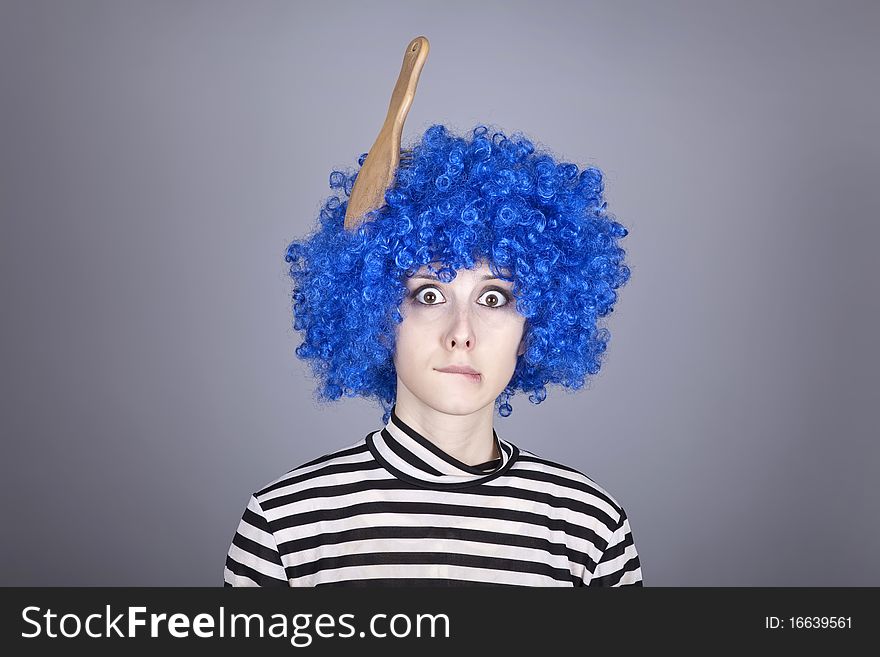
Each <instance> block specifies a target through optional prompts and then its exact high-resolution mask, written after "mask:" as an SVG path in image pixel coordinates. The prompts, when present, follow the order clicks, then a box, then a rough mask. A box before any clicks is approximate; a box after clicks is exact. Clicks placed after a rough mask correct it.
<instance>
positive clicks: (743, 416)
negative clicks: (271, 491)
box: [0, 0, 880, 586]
mask: <svg viewBox="0 0 880 657" xmlns="http://www.w3.org/2000/svg"><path fill="white" fill-rule="evenodd" d="M878 28H880V5H878V3H876V2H831V1H828V2H822V3H817V2H769V3H765V2H736V3H732V2H720V1H719V2H665V3H655V2H560V1H556V2H553V1H546V0H545V1H542V2H503V3H502V2H483V3H478V4H472V3H469V2H460V1H459V2H451V3H450V2H443V3H441V2H417V1H413V0H409V1H407V2H381V3H377V2H371V3H355V2H309V3H307V2H266V1H260V2H244V1H242V2H203V1H199V2H193V1H189V2H168V1H164V2H94V1H79V2H62V1H58V2H46V1H39V2H32V1H27V2H25V1H16V2H9V1H7V0H4V1H3V2H2V4H0V94H2V104H0V139H2V143H0V204H2V205H0V209H2V235H0V286H2V295H3V296H2V299H3V305H2V312H3V320H2V328H0V330H2V339H0V349H2V376H0V381H2V390H0V393H2V394H0V418H2V425H0V430H2V441H3V459H2V472H0V475H2V477H0V482H2V483H0V485H2V499H3V508H2V532H3V536H2V541H0V550H2V552H0V564H2V565H0V573H2V575H0V584H3V585H111V586H115V585H144V586H159V585H181V586H189V585H208V586H213V585H218V586H219V585H221V584H222V572H223V563H224V559H225V555H226V550H227V548H228V546H229V543H230V541H231V539H232V535H233V533H234V531H235V528H236V526H237V524H238V520H239V518H240V516H241V513H242V512H243V510H244V507H245V504H246V502H247V499H248V496H249V495H250V493H251V492H253V491H255V490H257V489H258V488H260V487H261V486H263V485H264V484H266V483H268V482H269V481H271V480H272V479H274V478H276V477H277V476H280V475H281V474H283V473H284V472H286V471H287V470H289V469H291V468H293V467H295V466H296V465H299V464H300V463H303V462H305V461H307V460H310V459H312V458H314V457H316V456H318V455H320V454H323V453H325V452H327V451H330V450H331V449H336V448H338V447H342V446H344V445H348V444H351V443H353V442H355V441H357V440H359V439H360V438H362V437H363V436H364V435H365V434H366V433H367V432H368V431H370V430H373V429H376V428H378V427H379V426H381V424H380V421H381V410H380V409H379V407H378V406H376V405H374V404H372V403H370V402H367V401H365V400H352V399H347V400H344V401H342V402H341V403H339V404H336V405H333V406H329V407H322V406H320V405H318V404H316V403H315V401H314V399H313V390H314V383H313V381H312V380H311V379H310V378H309V374H308V369H307V367H306V365H305V364H303V363H301V362H300V361H298V360H297V359H296V357H295V355H294V353H293V351H294V348H295V347H296V345H297V344H299V337H298V335H297V334H296V333H295V332H294V331H293V329H292V325H291V324H292V322H291V314H290V301H289V291H290V290H289V285H288V279H287V275H286V269H285V263H284V261H283V255H284V251H285V248H286V246H287V244H288V242H289V241H290V240H291V239H293V238H295V237H301V236H303V235H304V234H305V233H306V232H307V231H308V230H309V229H310V227H311V226H312V225H313V223H314V221H315V218H316V216H317V212H318V209H319V206H320V204H321V201H322V200H323V199H324V198H325V197H326V196H327V195H329V193H330V189H329V187H328V175H329V173H330V171H331V170H333V169H334V168H346V167H348V168H353V167H355V166H356V164H357V156H358V155H359V154H360V153H362V152H365V151H366V150H368V149H369V146H370V145H371V144H372V141H373V138H374V137H375V135H376V132H377V131H378V129H379V126H380V125H381V122H382V120H383V119H384V116H385V111H386V109H387V103H388V99H389V97H390V92H391V88H392V86H393V84H394V81H395V79H396V76H397V73H398V71H399V68H400V61H401V58H402V55H403V50H404V48H405V46H406V44H407V43H408V41H409V40H410V39H411V38H412V37H414V36H416V35H419V34H424V35H425V36H427V37H428V38H429V39H430V41H431V54H430V56H429V58H428V62H427V65H426V67H425V69H424V72H423V74H422V77H421V81H420V83H419V91H418V94H417V96H416V99H415V103H414V105H413V107H412V110H411V112H410V114H409V118H408V119H407V124H406V133H405V139H410V138H414V137H415V136H417V135H418V134H420V133H421V132H422V131H423V130H424V129H425V128H426V127H427V126H428V125H430V124H431V123H434V122H443V123H446V124H447V125H449V126H450V127H452V128H453V129H455V130H457V131H466V130H469V129H470V128H472V127H473V126H474V125H476V124H477V123H480V122H489V123H493V124H495V125H496V126H497V127H500V128H502V129H504V130H505V131H507V132H508V133H509V132H512V131H516V130H519V131H522V132H524V133H525V134H527V135H528V136H530V137H532V138H533V139H534V140H535V141H536V142H538V143H539V144H541V145H543V146H545V147H547V148H549V149H551V150H552V151H553V152H554V153H555V154H556V155H558V156H559V157H561V158H563V159H567V160H569V161H573V162H575V163H578V164H579V165H581V166H585V165H595V166H598V167H600V168H601V169H602V170H603V171H604V172H605V174H606V176H607V178H606V194H607V200H608V203H609V210H610V211H611V212H613V213H614V214H615V216H616V217H617V219H618V220H619V221H621V222H622V223H623V224H624V225H625V226H627V227H628V228H629V230H630V235H629V236H628V237H627V238H626V239H625V240H624V242H623V245H624V246H625V248H626V250H627V254H628V261H629V263H630V266H631V268H632V279H631V281H630V283H629V284H628V285H627V286H626V287H625V288H623V290H621V299H620V302H619V304H618V306H617V309H616V311H615V313H614V314H613V315H612V316H611V317H610V318H609V321H608V323H607V326H608V328H609V329H610V331H611V334H612V339H611V343H610V348H609V351H608V357H607V359H606V361H605V364H604V367H603V370H602V372H601V373H600V375H599V376H598V377H596V378H595V379H594V380H593V382H592V384H591V385H590V387H589V389H586V390H583V391H581V392H578V393H575V394H571V393H567V392H565V391H562V390H560V389H559V388H557V387H550V388H549V394H548V397H547V400H546V401H545V402H544V403H543V404H541V405H539V406H532V405H531V404H530V403H529V402H528V400H527V399H526V397H525V395H522V394H520V395H517V396H516V397H514V398H513V407H514V412H513V415H511V416H510V417H509V418H496V430H497V431H498V432H499V434H500V435H502V436H503V437H504V438H506V439H508V440H510V441H512V442H514V443H516V444H518V445H520V446H522V447H524V448H526V449H530V450H532V451H535V452H537V453H538V454H541V455H544V456H546V457H548V458H552V459H556V460H559V461H562V462H563V463H567V464H569V465H571V466H573V467H577V468H578V469H581V470H582V471H584V472H585V473H587V474H588V475H590V476H591V477H593V478H594V479H595V480H596V481H598V482H599V483H600V484H602V485H603V486H605V487H606V488H607V489H608V490H609V491H610V492H611V493H612V494H613V495H614V496H615V497H616V498H617V499H618V500H619V501H620V502H621V503H622V504H623V505H624V507H625V508H626V509H627V511H628V513H629V516H630V519H631V523H632V527H633V532H634V535H635V539H636V544H637V546H638V549H639V551H640V555H641V559H642V568H643V573H644V577H645V585H646V586H685V585H687V586H708V585H720V586H807V585H817V586H863V585H872V586H877V585H880V562H878V560H877V559H876V555H877V554H878V553H880V526H878V524H880V523H878V518H880V513H878V511H880V509H878V498H880V494H878V484H877V478H878V477H877V475H878V469H880V467H878V466H880V453H878V440H877V438H878V429H877V426H878V422H877V418H878V408H880V386H878V378H877V372H878V365H880V358H878V349H877V345H876V340H877V336H878V335H880V294H878V275H877V269H876V259H877V250H878V237H880V216H878V214H880V213H878V209H880V182H878V173H880V166H878V165H880V144H878V141H880V138H878V135H880V120H878V117H880V102H878V100H880V84H878V73H877V71H878V66H877V63H878V61H880V57H878V54H880V53H878V50H880V48H878V45H877V39H876V35H877V33H878Z"/></svg>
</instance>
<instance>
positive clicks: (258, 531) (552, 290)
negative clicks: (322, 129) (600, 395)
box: [224, 125, 642, 586]
mask: <svg viewBox="0 0 880 657" xmlns="http://www.w3.org/2000/svg"><path fill="white" fill-rule="evenodd" d="M364 160H365V157H364V156H362V157H361V159H360V162H359V163H360V165H362V166H363V163H364ZM355 178H356V175H346V174H345V173H342V172H338V171H335V172H333V174H332V175H331V177H330V185H331V188H335V189H338V190H341V191H342V193H343V194H344V195H345V196H346V197H347V196H350V195H351V191H352V186H353V183H354V180H355ZM384 200H385V204H384V205H383V206H382V207H381V208H379V209H377V210H376V211H374V212H372V213H371V217H370V220H368V221H364V222H363V223H362V224H360V225H359V226H358V227H357V228H356V230H353V231H350V230H346V229H345V226H344V219H345V214H346V207H347V205H348V204H347V202H346V199H345V197H342V196H340V195H339V194H337V195H336V196H333V197H331V198H329V199H328V200H327V201H326V203H325V204H324V207H323V209H322V211H321V215H320V225H319V226H318V228H317V229H316V231H315V232H314V233H313V234H312V235H311V236H310V237H308V238H307V239H305V240H302V241H295V242H293V243H292V244H291V245H290V247H289V249H288V253H287V261H288V262H290V263H291V267H290V273H291V276H292V278H293V280H294V291H293V300H294V307H293V310H294V317H295V321H294V327H295V328H296V329H297V330H299V331H302V334H303V342H302V344H301V345H300V346H299V347H297V350H296V353H297V355H298V356H299V357H300V358H302V359H304V360H306V361H307V362H309V363H310V365H311V366H312V369H313V372H314V374H315V376H316V378H317V379H318V381H319V382H320V385H319V389H318V390H319V400H322V401H333V400H338V399H340V398H341V397H343V396H346V397H354V396H363V397H368V398H375V399H376V400H377V401H378V402H379V403H380V404H381V405H382V407H383V410H384V415H383V418H382V422H383V424H384V425H385V426H384V427H383V428H382V429H380V430H378V431H374V432H370V433H369V434H367V435H366V437H364V438H361V439H360V440H358V441H357V442H353V440H352V441H351V442H348V443H346V444H347V445H348V446H347V447H344V448H342V449H337V450H335V451H333V452H331V453H328V454H326V455H324V456H322V457H320V458H317V459H315V460H313V461H310V462H308V463H305V464H303V465H300V466H299V467H297V468H295V469H293V470H291V471H289V472H287V473H286V474H284V475H283V476H281V477H279V478H278V479H276V480H275V481H273V482H271V483H269V484H268V485H267V486H265V487H263V488H262V489H261V490H259V491H257V492H255V493H254V494H253V495H252V496H251V498H250V500H249V502H248V505H247V509H246V510H245V512H244V515H243V517H242V518H241V521H240V523H239V526H238V531H237V532H236V534H235V537H234V540H233V542H232V545H231V546H230V548H229V552H228V555H227V560H226V567H225V571H224V580H225V584H226V585H227V586H327V585H346V586H369V585H377V584H385V585H389V584H390V585H441V586H460V585H479V584H494V585H513V586H517V585H518V586H625V585H636V586H640V585H641V584H642V575H641V568H640V563H639V557H638V554H637V552H636V547H635V545H634V543H633V535H632V531H631V529H630V526H629V521H628V519H627V515H626V513H625V511H624V509H623V507H622V506H621V505H620V504H619V503H618V502H617V501H616V500H615V499H614V498H613V497H612V496H611V495H610V494H609V493H608V492H607V491H606V490H604V489H603V488H602V487H601V486H599V485H598V484H597V483H596V482H594V481H593V480H592V479H590V478H589V477H587V476H586V475H585V474H583V473H581V472H579V471H578V470H576V469H574V468H571V467H568V466H565V465H562V464H559V463H555V462H553V461H551V460H548V459H546V458H542V457H541V456H538V455H537V454H535V453H533V452H531V451H528V450H526V449H521V448H519V447H518V446H516V445H514V444H512V443H510V442H508V441H506V440H504V439H502V438H501V437H499V436H498V435H497V434H496V432H495V430H494V428H493V418H494V412H495V411H496V410H497V411H498V413H499V414H500V415H501V416H505V417H506V416H509V415H510V414H511V412H512V410H513V409H512V406H511V404H510V398H511V397H512V396H513V395H514V394H515V393H516V392H517V391H524V392H527V393H528V394H529V400H530V401H531V402H532V403H533V404H540V403H541V402H542V401H543V400H544V399H545V398H546V388H545V386H546V385H548V384H551V383H553V384H557V385H560V386H562V387H566V388H571V389H580V388H582V387H583V385H584V383H585V380H586V378H587V377H588V376H590V375H594V374H596V373H597V372H598V371H599V368H600V362H601V358H602V354H603V352H604V351H605V348H606V345H607V343H608V340H609V339H610V335H609V333H608V331H607V330H606V329H605V328H599V327H598V322H599V319H600V318H602V317H605V316H606V315H607V314H608V313H610V312H611V311H612V310H613V304H614V303H615V302H616V300H617V293H616V292H615V290H616V289H617V288H619V287H620V286H622V285H623V284H625V283H626V281H627V280H628V278H629V275H630V272H629V268H628V267H627V266H626V265H625V264H623V256H624V251H623V249H621V248H620V247H619V246H618V240H619V239H621V238H622V237H624V236H626V234H627V231H626V229H625V228H623V226H621V225H620V224H619V223H617V222H616V221H614V220H613V218H612V217H610V216H609V215H608V214H607V213H606V211H605V207H606V204H605V203H604V201H603V180H602V174H601V172H600V171H599V170H597V169H595V168H587V169H586V170H583V171H579V169H578V167H577V166H576V165H574V164H570V163H558V162H557V161H556V160H555V159H554V158H553V156H552V155H551V154H549V153H546V152H541V151H538V150H536V148H535V146H534V145H533V143H532V141H530V140H529V139H527V138H525V137H524V136H522V135H518V134H514V135H512V136H511V138H508V137H507V136H505V135H504V133H503V132H500V131H495V132H490V131H489V129H488V128H487V127H485V126H478V127H477V128H475V129H474V130H473V131H472V133H471V134H470V135H469V138H464V137H459V136H455V135H453V134H451V133H450V132H449V131H448V130H447V128H445V127H444V126H442V125H433V126H431V127H430V128H429V129H428V130H427V131H426V132H425V133H424V135H423V136H422V138H421V140H420V141H419V142H418V143H417V144H416V145H415V146H414V148H413V149H412V158H411V161H409V162H408V163H407V164H406V165H405V166H401V167H400V168H399V169H398V170H397V172H396V177H395V179H394V184H393V185H392V186H391V187H390V189H388V191H387V192H386V194H385V197H384Z"/></svg>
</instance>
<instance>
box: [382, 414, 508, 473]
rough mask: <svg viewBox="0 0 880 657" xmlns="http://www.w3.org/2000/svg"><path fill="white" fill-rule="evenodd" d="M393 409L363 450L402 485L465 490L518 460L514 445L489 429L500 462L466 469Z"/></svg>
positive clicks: (466, 467) (467, 466) (465, 466)
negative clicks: (402, 482) (371, 455)
mask: <svg viewBox="0 0 880 657" xmlns="http://www.w3.org/2000/svg"><path fill="white" fill-rule="evenodd" d="M396 408H397V407H396V406H394V407H392V409H391V417H390V418H389V419H388V423H387V424H386V425H385V427H384V428H383V429H381V430H379V431H376V432H374V433H372V434H370V435H368V436H367V446H368V447H369V449H370V451H371V452H372V454H373V456H374V457H375V458H376V460H377V461H379V463H381V464H382V465H383V466H385V468H386V469H387V470H389V471H390V472H391V473H392V474H393V475H395V476H396V477H397V478H399V479H403V480H404V481H408V482H410V483H412V484H416V485H418V486H421V487H424V488H435V489H459V488H468V487H470V486H477V485H479V484H482V483H486V482H487V481H490V480H492V479H494V478H495V477H498V476H499V475H502V474H504V473H505V472H507V470H509V469H510V467H511V466H512V465H513V463H514V461H515V460H516V458H517V456H519V449H518V448H517V447H516V445H514V444H512V443H509V442H507V441H506V440H502V439H501V438H499V437H498V434H497V433H495V430H494V429H492V437H493V438H494V440H495V444H496V445H497V446H498V451H499V453H500V454H501V456H500V458H496V459H493V460H491V461H487V462H486V463H481V464H479V465H467V464H466V463H463V462H462V461H459V460H458V459H456V458H455V457H453V456H450V455H449V454H447V453H446V452H444V451H443V450H442V449H440V448H439V447H438V446H437V445H435V444H434V443H432V442H431V441H430V440H428V439H427V438H426V437H425V436H423V435H422V434H420V433H419V432H417V431H416V430H415V429H413V428H412V427H411V426H409V425H408V424H406V423H405V422H404V421H403V420H401V419H400V418H399V417H398V416H397V413H396V412H395V411H396Z"/></svg>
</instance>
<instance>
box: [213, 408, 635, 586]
mask: <svg viewBox="0 0 880 657" xmlns="http://www.w3.org/2000/svg"><path fill="white" fill-rule="evenodd" d="M493 435H494V438H495V441H496V445H497V447H498V450H499V452H500V454H501V457H500V458H497V459H495V460H493V461H489V462H487V463H483V464H481V465H476V466H471V465H467V464H465V463H462V462H461V461H459V460H457V459H455V458H453V457H452V456H450V455H448V454H446V453H445V452H443V451H442V450H441V449H440V448H439V447H437V446H436V445H435V444H434V443H432V442H431V441H429V440H428V439H427V438H425V437H424V436H422V435H420V434H419V433H418V432H416V431H415V430H414V429H413V428H412V427H410V426H408V425H406V424H405V423H404V422H402V421H401V420H400V418H399V417H397V414H396V413H395V412H394V410H393V409H392V414H391V417H390V419H389V421H388V423H387V424H386V425H385V427H384V428H383V429H381V430H379V431H376V432H373V433H370V434H368V435H367V436H366V437H365V438H363V439H362V440H360V441H358V442H357V443H355V444H354V445H351V446H349V447H346V448H343V449H339V450H336V451H334V452H331V453H330V454H327V455H325V456H322V457H320V458H318V459H315V460H313V461H310V462H309V463H305V464H303V465H301V466H299V467H298V468H295V469H294V470H291V471H290V472H288V473H287V474H285V475H283V476H282V477H280V478H278V479H277V480H275V481H274V482H272V483H270V484H269V485H267V486H266V487H264V488H263V489H261V490H259V491H257V492H256V493H254V494H253V495H252V496H251V498H250V500H249V502H248V504H247V508H246V509H245V511H244V515H243V516H242V518H241V521H240V522H239V525H238V529H237V531H236V533H235V536H234V538H233V541H232V544H231V545H230V547H229V552H228V554H227V557H226V566H225V568H224V583H225V586H330V585H335V586H371V585H386V586H388V585H391V586H405V585H421V586H438V585H439V586H465V585H473V584H477V585H479V584H494V585H514V586H626V585H630V586H632V585H634V586H642V571H641V566H640V564H639V557H638V554H637V552H636V547H635V544H634V543H633V535H632V532H631V530H630V526H629V521H628V519H627V516H626V513H625V512H624V510H623V508H622V507H621V506H620V505H619V504H618V503H617V502H616V500H615V499H614V498H613V497H612V496H611V495H610V494H609V493H608V492H607V491H605V490H604V489H603V488H602V487H600V486H599V485H598V484H596V482H594V481H593V480H592V479H590V478H589V477H587V476H586V475H584V474H582V473H580V472H578V471H577V470H574V469H572V468H569V467H566V466H564V465H560V464H558V463H554V462H552V461H548V460H547V459H543V458H540V457H539V456H536V455H535V454H533V453H531V452H529V451H526V450H522V449H519V448H518V447H516V446H515V445H513V444H511V443H509V442H507V441H506V440H502V439H501V438H499V437H498V435H497V434H496V433H495V432H494V430H493Z"/></svg>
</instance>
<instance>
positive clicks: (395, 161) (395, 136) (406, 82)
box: [344, 36, 430, 230]
mask: <svg viewBox="0 0 880 657" xmlns="http://www.w3.org/2000/svg"><path fill="white" fill-rule="evenodd" d="M428 50H430V46H429V44H428V39H426V38H425V37H423V36H418V37H416V38H415V39H413V40H412V41H410V42H409V45H408V46H407V47H406V52H405V53H404V55H403V65H402V66H401V67H400V75H398V76H397V84H395V85H394V91H393V93H392V94H391V103H390V104H389V105H388V114H387V115H386V116H385V123H383V124H382V129H381V130H380V131H379V136H377V137H376V141H375V142H373V146H372V148H370V151H369V153H368V154H367V159H366V160H365V161H364V164H363V166H361V169H360V171H359V172H358V175H357V178H356V179H355V181H354V187H353V188H352V190H351V196H350V197H349V199H348V208H347V209H346V211H345V223H344V226H345V229H346V230H354V229H355V228H357V227H358V226H359V225H360V224H361V223H363V221H364V217H365V215H366V214H367V213H369V212H371V211H372V210H375V209H376V208H380V207H382V206H383V205H384V204H385V192H386V190H387V189H388V187H389V186H390V185H391V182H392V181H393V180H394V174H395V173H396V172H397V167H398V166H399V165H400V164H401V163H402V164H403V165H404V166H406V165H407V164H408V163H409V161H410V159H411V155H412V152H411V151H401V150H400V137H401V135H402V134H403V122H404V121H406V115H407V114H408V113H409V108H410V106H411V105H412V102H413V98H415V95H416V85H417V84H418V82H419V74H420V73H421V72H422V67H423V66H424V65H425V60H426V59H427V58H428Z"/></svg>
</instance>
